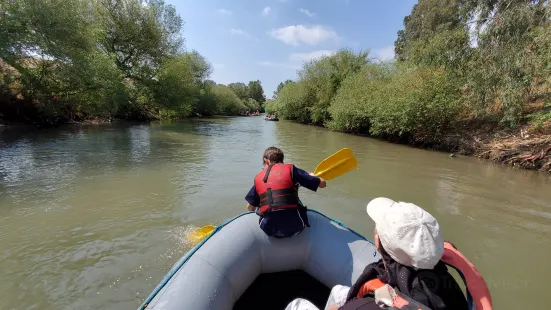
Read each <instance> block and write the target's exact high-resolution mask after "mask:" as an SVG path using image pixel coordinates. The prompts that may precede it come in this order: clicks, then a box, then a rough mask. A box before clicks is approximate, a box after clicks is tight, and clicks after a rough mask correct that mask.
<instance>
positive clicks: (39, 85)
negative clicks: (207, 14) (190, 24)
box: [0, 0, 265, 125]
mask: <svg viewBox="0 0 551 310" xmlns="http://www.w3.org/2000/svg"><path fill="white" fill-rule="evenodd" d="M181 29H182V19H181V18H180V16H178V15H177V14H176V10H175V8H174V7H173V6H172V5H167V4H165V3H164V2H163V1H162V0H148V1H141V0H117V1H115V0H91V1H84V0H63V1H61V0H46V1H35V0H20V1H11V0H0V37H2V40H0V76H1V78H0V92H1V93H0V115H4V117H6V115H12V117H20V118H21V120H24V121H30V122H34V123H37V124H38V123H40V124H50V125H52V124H56V123H61V122H66V121H70V120H79V119H85V118H96V117H101V118H110V117H113V116H117V117H121V118H134V119H159V118H181V117H188V116H192V115H194V114H199V115H214V114H217V113H222V114H228V115H231V114H237V113H238V112H240V111H243V110H251V111H253V110H254V111H256V110H257V109H261V108H262V107H261V106H260V105H259V102H260V103H262V102H264V101H265V99H264V97H263V90H262V86H261V85H260V82H259V81H251V82H250V83H249V85H248V86H247V85H245V84H243V83H238V84H235V85H238V86H239V87H237V88H233V89H234V91H235V92H236V93H238V100H235V98H236V96H235V93H233V91H232V90H231V89H229V88H227V87H219V86H216V84H215V83H213V82H212V81H208V80H207V79H208V77H209V76H210V74H211V72H212V68H211V65H210V64H209V63H208V61H207V60H206V59H204V57H202V56H201V55H200V54H199V53H197V52H196V51H189V52H188V51H184V50H183V42H184V39H183V38H182V36H181ZM233 86H234V84H232V87H233ZM238 88H239V89H238ZM251 98H252V99H251ZM253 99H254V100H253ZM245 103H246V105H245ZM20 104H25V107H26V109H25V110H23V112H21V113H20V109H19V107H18V105H20ZM10 111H17V113H11V114H10Z"/></svg>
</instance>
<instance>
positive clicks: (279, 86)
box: [274, 80, 294, 99]
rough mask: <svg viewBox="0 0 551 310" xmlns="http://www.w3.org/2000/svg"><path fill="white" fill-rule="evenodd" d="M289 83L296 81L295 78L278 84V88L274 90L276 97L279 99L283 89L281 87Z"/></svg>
mask: <svg viewBox="0 0 551 310" xmlns="http://www.w3.org/2000/svg"><path fill="white" fill-rule="evenodd" d="M289 83H294V81H293V80H286V81H285V82H281V83H279V85H277V89H276V90H275V91H274V99H277V96H278V94H279V92H280V91H281V89H282V88H283V87H285V86H286V85H287V84H289Z"/></svg>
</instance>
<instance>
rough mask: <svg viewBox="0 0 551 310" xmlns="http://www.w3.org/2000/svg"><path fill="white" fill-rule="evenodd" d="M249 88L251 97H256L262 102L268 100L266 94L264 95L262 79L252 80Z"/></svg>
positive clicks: (257, 100) (256, 99)
mask: <svg viewBox="0 0 551 310" xmlns="http://www.w3.org/2000/svg"><path fill="white" fill-rule="evenodd" d="M247 88H248V90H249V98H252V99H254V100H255V101H256V102H259V103H260V104H263V103H264V102H266V96H264V89H263V88H262V84H261V83H260V81H258V80H256V81H250V82H249V86H248V87H247Z"/></svg>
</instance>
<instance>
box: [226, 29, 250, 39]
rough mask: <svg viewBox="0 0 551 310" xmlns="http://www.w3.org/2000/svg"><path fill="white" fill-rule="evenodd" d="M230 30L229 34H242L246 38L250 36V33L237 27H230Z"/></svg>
mask: <svg viewBox="0 0 551 310" xmlns="http://www.w3.org/2000/svg"><path fill="white" fill-rule="evenodd" d="M230 32H231V34H233V35H236V36H244V37H247V38H250V37H251V35H250V34H249V33H248V32H245V31H243V30H242V29H239V28H232V29H230Z"/></svg>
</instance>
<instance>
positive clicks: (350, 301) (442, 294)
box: [286, 197, 468, 310]
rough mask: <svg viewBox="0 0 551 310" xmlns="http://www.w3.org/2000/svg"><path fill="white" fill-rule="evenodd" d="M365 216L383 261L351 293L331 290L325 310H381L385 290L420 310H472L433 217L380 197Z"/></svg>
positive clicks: (373, 265) (304, 309)
mask: <svg viewBox="0 0 551 310" xmlns="http://www.w3.org/2000/svg"><path fill="white" fill-rule="evenodd" d="M367 214H368V215H369V216H370V217H371V219H373V221H374V222H375V231H374V234H375V236H374V241H375V246H376V249H377V251H378V252H379V253H380V254H381V256H382V259H381V260H379V261H378V262H375V263H371V264H369V265H368V266H367V267H366V268H365V269H364V272H363V273H362V275H360V277H359V278H358V280H357V281H356V283H355V284H354V285H353V286H352V287H351V288H348V287H346V286H341V285H337V286H335V287H333V289H332V290H331V294H330V296H329V300H328V302H327V305H326V307H325V310H337V309H340V310H353V309H362V310H364V309H365V310H367V309H380V307H381V306H380V304H381V302H380V300H379V299H377V298H378V297H377V289H378V288H380V287H382V286H385V287H386V285H388V286H389V287H390V290H392V291H393V292H394V290H395V291H396V292H398V293H399V294H400V296H402V297H404V298H405V299H406V301H407V302H409V303H410V304H416V307H418V308H420V309H423V308H425V309H427V308H430V309H433V310H436V309H458V310H459V309H461V310H464V309H468V305H467V301H466V299H465V296H464V295H463V292H462V291H461V289H460V287H459V285H458V284H457V283H456V281H455V280H454V278H453V277H452V276H451V275H450V274H449V273H448V270H447V267H446V265H445V264H444V263H443V262H442V261H441V259H442V256H443V254H444V239H443V237H442V233H441V232H440V227H439V225H438V221H436V219H435V218H434V217H433V216H432V215H431V214H430V213H428V212H427V211H425V210H423V209H422V208H420V207H419V206H417V205H415V204H413V203H407V202H396V201H393V200H391V199H388V198H383V197H380V198H375V199H373V200H371V201H370V202H369V203H368V205H367ZM380 291H381V290H379V292H380ZM387 292H388V290H387ZM374 293H375V294H374ZM297 305H304V306H306V307H302V308H299V307H296V306H297ZM293 306H295V308H293ZM387 306H389V305H387ZM307 309H308V310H311V309H314V308H312V305H311V304H308V303H307V301H306V302H304V301H303V300H302V301H301V300H298V299H297V300H294V301H293V302H292V303H291V304H289V306H288V307H287V308H286V310H307ZM416 309H417V308H416Z"/></svg>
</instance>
